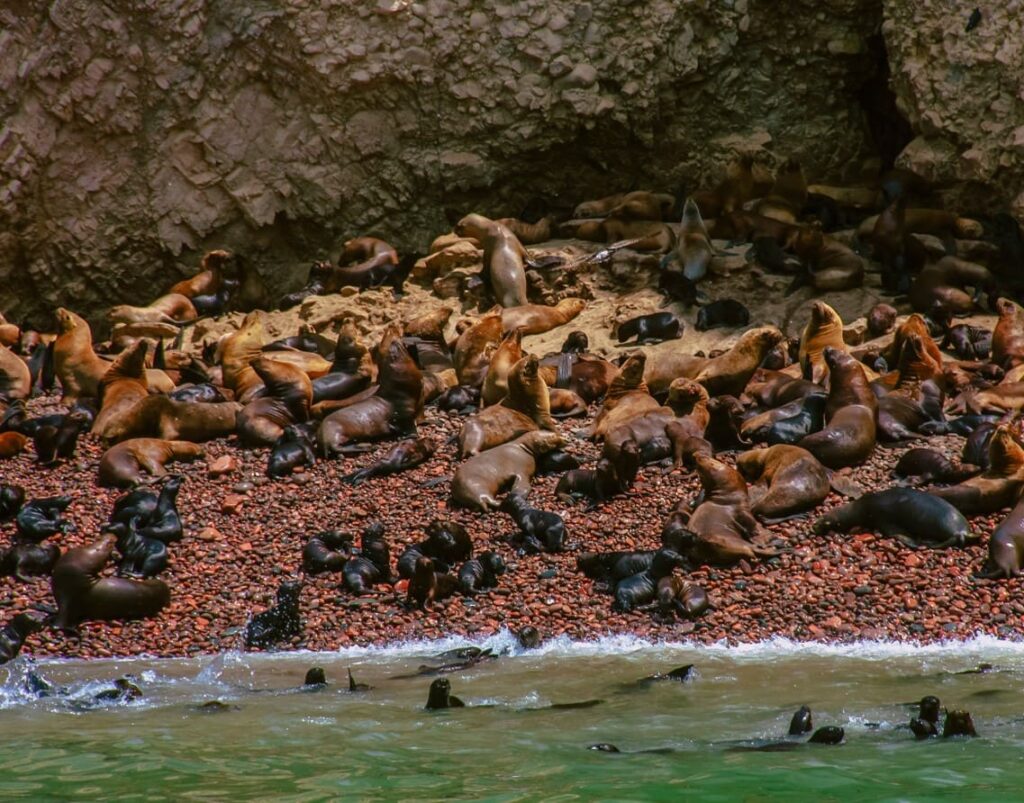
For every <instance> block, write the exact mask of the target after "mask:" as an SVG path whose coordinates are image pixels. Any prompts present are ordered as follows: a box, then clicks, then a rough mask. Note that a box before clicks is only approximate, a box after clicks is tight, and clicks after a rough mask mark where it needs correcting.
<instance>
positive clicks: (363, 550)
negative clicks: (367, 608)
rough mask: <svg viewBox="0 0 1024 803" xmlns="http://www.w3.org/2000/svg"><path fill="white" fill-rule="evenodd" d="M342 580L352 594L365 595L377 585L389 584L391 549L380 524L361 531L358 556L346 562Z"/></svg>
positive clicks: (377, 523)
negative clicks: (381, 583)
mask: <svg viewBox="0 0 1024 803" xmlns="http://www.w3.org/2000/svg"><path fill="white" fill-rule="evenodd" d="M342 578H343V580H344V584H345V588H346V589H348V590H349V591H351V592H352V593H353V594H365V593H367V592H368V591H369V590H370V588H372V587H373V586H374V585H375V584H377V583H380V582H391V549H390V547H389V546H388V544H387V541H386V540H385V539H384V526H383V525H382V524H380V523H379V522H374V523H372V524H370V525H368V526H367V527H366V529H365V530H363V537H362V542H361V545H360V551H359V554H358V555H355V556H353V557H351V558H349V560H348V561H346V563H345V566H344V567H343V568H342Z"/></svg>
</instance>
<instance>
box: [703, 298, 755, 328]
mask: <svg viewBox="0 0 1024 803" xmlns="http://www.w3.org/2000/svg"><path fill="white" fill-rule="evenodd" d="M748 323H750V310H748V309H747V308H746V307H745V306H744V305H743V304H742V303H740V302H739V301H737V300H736V299H734V298H722V299H719V300H718V301H712V302H711V303H710V304H705V305H704V306H702V307H701V308H700V309H699V310H697V322H696V323H695V324H694V328H695V329H696V330H697V331H698V332H706V331H708V330H709V329H717V328H718V327H720V326H728V327H739V326H746V325H747V324H748Z"/></svg>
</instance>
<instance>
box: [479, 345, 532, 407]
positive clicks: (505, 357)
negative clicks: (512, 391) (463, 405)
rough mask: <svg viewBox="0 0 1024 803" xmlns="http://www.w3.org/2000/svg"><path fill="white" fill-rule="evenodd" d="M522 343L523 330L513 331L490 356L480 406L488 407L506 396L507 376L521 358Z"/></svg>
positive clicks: (481, 390)
mask: <svg viewBox="0 0 1024 803" xmlns="http://www.w3.org/2000/svg"><path fill="white" fill-rule="evenodd" d="M522 342H523V330H522V329H513V330H512V331H511V332H509V333H508V334H507V335H505V339H504V340H502V341H501V343H500V344H499V345H498V348H497V349H496V350H495V352H494V354H493V355H491V363H490V365H489V366H488V368H487V374H486V375H485V376H484V384H483V387H482V388H481V389H480V404H481V406H483V407H490V406H491V405H492V404H497V403H498V402H500V401H501V400H502V399H504V398H505V396H506V395H508V374H509V371H511V370H512V366H513V365H515V363H517V362H518V361H519V360H520V359H522V357H523V348H522Z"/></svg>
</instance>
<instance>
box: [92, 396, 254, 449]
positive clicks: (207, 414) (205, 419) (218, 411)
mask: <svg viewBox="0 0 1024 803" xmlns="http://www.w3.org/2000/svg"><path fill="white" fill-rule="evenodd" d="M241 410H242V405H241V404H239V403H238V402H191V401H175V400H174V399H170V398H168V397H167V396H162V395H154V396H147V397H146V398H145V399H143V400H142V401H140V402H138V403H137V404H136V405H135V406H134V407H133V408H132V409H131V411H130V413H129V414H128V415H126V416H123V417H122V418H121V419H120V420H118V421H117V422H115V423H112V424H111V425H110V426H109V427H108V429H107V432H106V436H107V440H109V441H112V442H114V443H116V442H118V441H122V440H126V439H128V438H161V439H164V440H171V441H192V442H194V443H201V442H203V441H208V440H213V439H214V438H226V437H228V436H229V435H231V434H232V433H233V432H234V431H235V428H236V425H237V420H238V414H239V412H240V411H241Z"/></svg>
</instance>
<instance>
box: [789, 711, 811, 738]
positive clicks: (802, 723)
mask: <svg viewBox="0 0 1024 803" xmlns="http://www.w3.org/2000/svg"><path fill="white" fill-rule="evenodd" d="M812 730H814V718H813V716H812V715H811V709H810V707H808V706H806V705H802V706H800V708H798V709H797V712H796V713H795V714H793V717H792V719H790V720H789V730H788V731H787V732H786V733H787V735H788V736H803V735H804V734H805V733H810V732H811V731H812Z"/></svg>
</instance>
